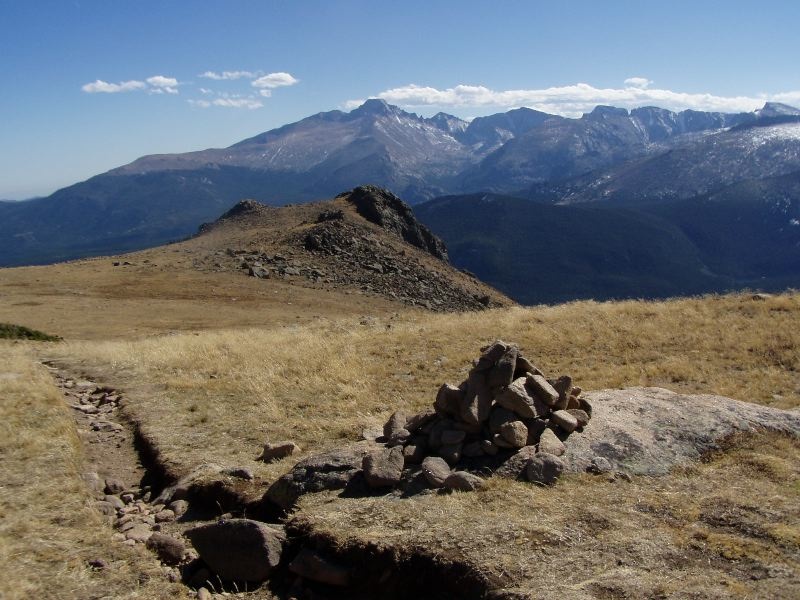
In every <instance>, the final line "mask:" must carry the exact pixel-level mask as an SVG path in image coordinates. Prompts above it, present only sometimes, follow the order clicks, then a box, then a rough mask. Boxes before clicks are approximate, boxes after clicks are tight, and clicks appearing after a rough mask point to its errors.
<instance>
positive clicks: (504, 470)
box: [494, 446, 536, 479]
mask: <svg viewBox="0 0 800 600" xmlns="http://www.w3.org/2000/svg"><path fill="white" fill-rule="evenodd" d="M534 456H536V448H534V447H533V446H525V447H524V448H520V449H519V451H518V452H517V453H516V454H513V455H511V456H510V457H508V458H507V459H506V461H505V462H503V464H501V465H500V466H499V467H498V468H497V469H496V470H495V472H494V474H495V475H496V476H498V477H507V478H509V479H522V478H524V476H525V469H526V468H527V467H528V463H529V462H530V460H531V459H532V458H533V457H534Z"/></svg>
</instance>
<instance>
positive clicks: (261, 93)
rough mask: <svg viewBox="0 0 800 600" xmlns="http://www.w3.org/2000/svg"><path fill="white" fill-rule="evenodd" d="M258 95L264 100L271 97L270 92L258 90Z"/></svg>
mask: <svg viewBox="0 0 800 600" xmlns="http://www.w3.org/2000/svg"><path fill="white" fill-rule="evenodd" d="M258 95H259V96H262V97H264V98H269V97H270V96H272V90H258Z"/></svg>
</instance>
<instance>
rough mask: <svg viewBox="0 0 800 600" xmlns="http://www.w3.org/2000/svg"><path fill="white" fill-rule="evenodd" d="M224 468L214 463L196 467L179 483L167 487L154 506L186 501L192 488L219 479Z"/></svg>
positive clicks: (154, 502) (154, 501)
mask: <svg viewBox="0 0 800 600" xmlns="http://www.w3.org/2000/svg"><path fill="white" fill-rule="evenodd" d="M221 472H222V467H221V466H219V465H217V464H214V463H206V464H203V465H200V466H198V467H196V468H195V469H194V470H192V471H191V472H189V473H188V474H187V475H185V476H183V477H181V478H180V479H179V480H178V482H177V483H174V484H173V485H170V486H167V487H165V488H164V489H163V490H162V492H161V493H160V494H159V495H158V497H157V498H156V499H155V500H153V504H169V503H170V502H172V501H173V500H184V499H185V498H186V497H187V496H188V495H189V492H190V490H191V489H192V487H193V486H194V485H195V484H196V483H197V482H200V481H203V480H207V479H209V478H214V477H218V476H219V474H220V473H221Z"/></svg>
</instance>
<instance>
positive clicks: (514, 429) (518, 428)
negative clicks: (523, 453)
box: [500, 421, 528, 448]
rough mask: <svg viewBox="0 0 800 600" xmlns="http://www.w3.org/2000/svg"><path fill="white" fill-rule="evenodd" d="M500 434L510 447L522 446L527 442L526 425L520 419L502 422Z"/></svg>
mask: <svg viewBox="0 0 800 600" xmlns="http://www.w3.org/2000/svg"><path fill="white" fill-rule="evenodd" d="M500 435H501V436H503V439H504V440H505V441H507V442H508V443H509V444H511V447H512V448H522V447H523V446H525V445H527V443H528V427H527V426H526V425H525V423H523V422H522V421H511V422H510V423H504V424H503V427H502V428H501V429H500Z"/></svg>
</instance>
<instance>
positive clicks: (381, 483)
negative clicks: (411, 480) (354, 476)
mask: <svg viewBox="0 0 800 600" xmlns="http://www.w3.org/2000/svg"><path fill="white" fill-rule="evenodd" d="M403 462H404V458H403V448H402V447H400V446H395V447H393V448H381V449H380V450H377V451H375V452H372V453H370V454H367V455H366V456H365V457H364V461H363V463H362V465H363V466H362V468H363V469H364V479H366V480H367V485H368V486H369V487H371V488H381V487H392V486H395V485H397V484H398V483H399V482H400V477H401V476H402V474H403Z"/></svg>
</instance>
